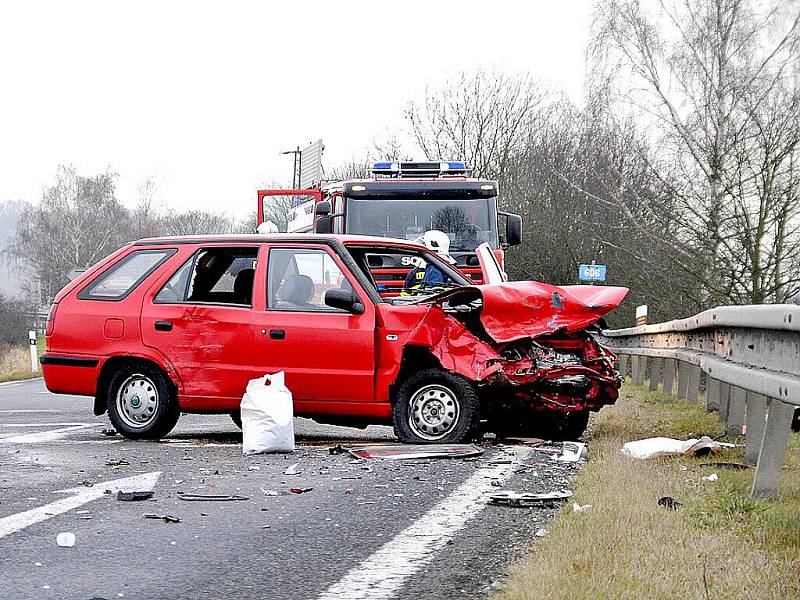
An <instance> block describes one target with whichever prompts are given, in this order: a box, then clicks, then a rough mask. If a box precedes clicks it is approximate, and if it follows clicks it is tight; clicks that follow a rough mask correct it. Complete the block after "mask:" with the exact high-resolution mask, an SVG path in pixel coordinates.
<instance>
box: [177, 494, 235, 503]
mask: <svg viewBox="0 0 800 600" xmlns="http://www.w3.org/2000/svg"><path fill="white" fill-rule="evenodd" d="M178 498H180V499H181V500H186V501H189V502H203V501H208V502H235V501H237V500H249V499H250V498H248V497H247V496H237V495H234V494H181V493H179V494H178Z"/></svg>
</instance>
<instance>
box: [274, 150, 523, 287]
mask: <svg viewBox="0 0 800 600" xmlns="http://www.w3.org/2000/svg"><path fill="white" fill-rule="evenodd" d="M371 173H372V178H369V179H352V180H347V181H338V182H333V183H326V184H317V185H313V186H311V187H309V188H308V189H293V190H278V189H272V190H259V191H258V223H259V230H260V231H265V230H268V229H266V228H265V227H263V226H262V223H264V222H265V213H266V210H265V207H267V205H268V203H269V202H274V201H275V199H276V197H282V199H284V201H285V199H286V198H287V197H288V198H289V200H290V209H289V214H288V220H287V226H286V231H287V232H288V233H301V232H313V233H346V234H363V235H372V236H381V237H389V238H398V239H403V240H416V239H417V238H419V237H420V236H422V234H423V233H425V232H426V231H428V230H431V229H437V230H440V231H443V232H444V233H446V234H447V235H448V237H449V238H450V254H451V256H452V257H453V258H454V259H455V261H456V266H457V267H458V268H459V270H461V271H462V272H463V273H464V274H465V275H467V276H468V277H469V278H470V279H471V280H473V281H475V283H482V279H481V269H480V265H479V262H478V257H477V255H476V253H475V249H476V248H477V247H478V246H479V245H480V244H482V243H488V244H489V246H490V247H491V248H492V249H493V250H494V253H495V256H497V259H498V262H499V263H500V265H501V266H502V265H503V263H504V260H503V259H504V249H505V248H507V247H509V246H514V245H516V244H519V243H521V241H522V219H521V217H520V216H519V215H515V214H512V213H507V212H502V211H500V210H498V207H497V197H498V192H499V190H498V185H497V182H496V181H492V180H488V179H475V178H471V177H469V176H468V169H467V166H466V164H465V163H463V162H458V161H435V162H389V161H387V162H376V163H374V164H373V165H372V168H371ZM500 223H503V224H504V227H503V228H502V229H501V228H500V226H499V224H500ZM273 230H274V228H273ZM372 260H373V262H374V263H375V264H370V267H371V269H372V273H373V276H374V277H375V280H376V282H377V284H378V286H379V288H380V289H381V290H382V291H383V292H384V293H386V295H395V294H399V293H400V290H401V289H402V288H403V285H404V283H405V279H406V276H407V275H408V273H409V271H410V269H411V267H412V266H413V265H411V264H395V263H396V262H397V261H396V257H391V256H386V257H373V258H372ZM377 261H380V264H378V262H377Z"/></svg>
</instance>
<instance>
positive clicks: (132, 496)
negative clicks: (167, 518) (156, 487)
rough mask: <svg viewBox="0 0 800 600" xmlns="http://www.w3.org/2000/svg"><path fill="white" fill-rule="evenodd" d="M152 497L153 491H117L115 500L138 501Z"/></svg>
mask: <svg viewBox="0 0 800 600" xmlns="http://www.w3.org/2000/svg"><path fill="white" fill-rule="evenodd" d="M152 497H153V492H152V491H149V492H123V491H122V490H118V491H117V500H119V501H120V502H139V501H141V500H149V499H150V498H152Z"/></svg>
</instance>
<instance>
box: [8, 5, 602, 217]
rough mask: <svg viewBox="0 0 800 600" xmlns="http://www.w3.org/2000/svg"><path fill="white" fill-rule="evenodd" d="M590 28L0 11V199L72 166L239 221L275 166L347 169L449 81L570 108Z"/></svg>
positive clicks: (564, 13)
mask: <svg viewBox="0 0 800 600" xmlns="http://www.w3.org/2000/svg"><path fill="white" fill-rule="evenodd" d="M378 4H381V5H382V6H387V7H389V8H376V6H377V5H378ZM590 18H591V1H590V0H568V1H565V2H552V1H547V0H534V1H531V2H486V1H485V0H484V1H482V2H446V3H440V2H431V1H427V2H413V1H405V2H397V3H389V4H385V3H375V2H331V1H328V2H312V1H310V0H306V1H304V2H280V3H277V2H257V3H256V2H252V3H250V2H219V3H213V4H211V3H205V2H187V3H179V2H163V1H162V2H143V1H137V2H127V3H122V2H108V1H105V0H104V1H102V2H78V1H70V2H63V1H60V0H59V1H55V2H5V3H3V5H2V8H0V200H10V199H23V200H28V201H38V199H39V198H40V196H41V192H42V188H43V187H44V186H46V185H47V184H49V183H50V182H51V181H52V179H53V176H54V173H55V170H56V166H57V165H58V164H73V165H75V166H76V167H77V168H78V169H79V171H81V172H82V173H84V174H93V173H96V172H98V171H102V170H105V168H106V167H111V168H112V169H113V170H114V171H115V172H116V173H118V174H119V179H118V186H119V187H118V189H119V193H118V196H119V197H120V199H121V200H123V201H124V202H125V203H126V204H131V205H132V204H134V203H135V202H136V198H137V191H136V190H137V187H138V185H139V184H140V183H141V182H142V181H143V180H144V179H145V178H147V177H153V178H155V180H156V181H157V183H158V190H159V191H158V194H157V197H158V198H159V199H160V200H162V201H164V202H166V203H167V204H168V205H169V206H172V207H176V208H181V209H188V208H191V207H195V208H200V209H204V210H223V211H226V212H227V213H229V214H235V215H243V214H245V213H248V212H251V211H252V210H254V208H255V203H256V202H255V191H256V189H258V188H259V187H261V186H263V185H264V184H266V183H267V182H270V181H288V182H291V157H290V156H280V151H282V150H288V149H291V148H294V147H295V146H296V145H300V146H303V145H305V144H307V143H308V142H310V141H312V140H315V139H318V138H322V140H323V141H324V143H325V146H326V151H325V159H324V164H325V165H327V166H329V167H330V166H334V165H335V164H336V163H338V162H341V161H344V160H347V159H349V158H351V157H354V156H362V155H363V154H364V152H365V151H366V150H367V149H368V148H369V147H370V146H371V142H372V140H373V139H375V138H377V137H381V136H383V135H384V134H385V132H386V131H392V130H394V129H396V128H398V127H401V126H402V121H401V118H400V115H401V111H402V109H403V107H404V106H405V105H406V104H407V102H408V101H409V100H411V99H415V98H417V99H418V98H420V97H421V96H422V94H423V93H424V89H425V86H426V85H436V84H437V82H440V81H442V80H443V79H446V78H447V77H448V76H452V75H454V74H456V73H457V72H458V71H460V70H473V69H476V68H480V67H482V68H486V69H497V70H503V71H507V72H519V71H528V72H530V73H531V74H532V75H534V76H535V77H537V78H538V79H540V80H541V81H543V82H544V83H545V84H547V85H552V86H554V87H559V88H561V89H563V90H565V91H566V92H567V93H568V94H569V95H570V96H571V97H572V98H573V100H575V101H576V102H580V101H581V88H582V83H583V75H584V52H585V46H586V41H587V34H588V27H589V23H590ZM419 158H422V157H419ZM429 158H440V157H429ZM441 158H455V159H457V158H459V157H441Z"/></svg>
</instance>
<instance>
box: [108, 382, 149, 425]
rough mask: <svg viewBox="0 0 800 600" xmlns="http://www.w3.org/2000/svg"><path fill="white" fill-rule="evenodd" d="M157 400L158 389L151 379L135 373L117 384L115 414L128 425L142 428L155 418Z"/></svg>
mask: <svg viewBox="0 0 800 600" xmlns="http://www.w3.org/2000/svg"><path fill="white" fill-rule="evenodd" d="M158 400H159V398H158V390H157V389H156V384H155V383H153V380H152V379H150V378H149V377H147V376H146V375H142V374H141V373H136V374H134V375H131V376H130V377H128V378H127V379H126V380H125V381H124V382H123V383H122V385H121V386H119V390H118V391H117V398H116V403H117V414H118V415H119V417H120V419H122V421H123V422H124V423H125V425H127V426H128V427H131V428H133V429H142V428H144V427H147V426H148V425H149V424H150V423H152V422H153V420H154V419H155V417H156V411H157V409H158Z"/></svg>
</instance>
